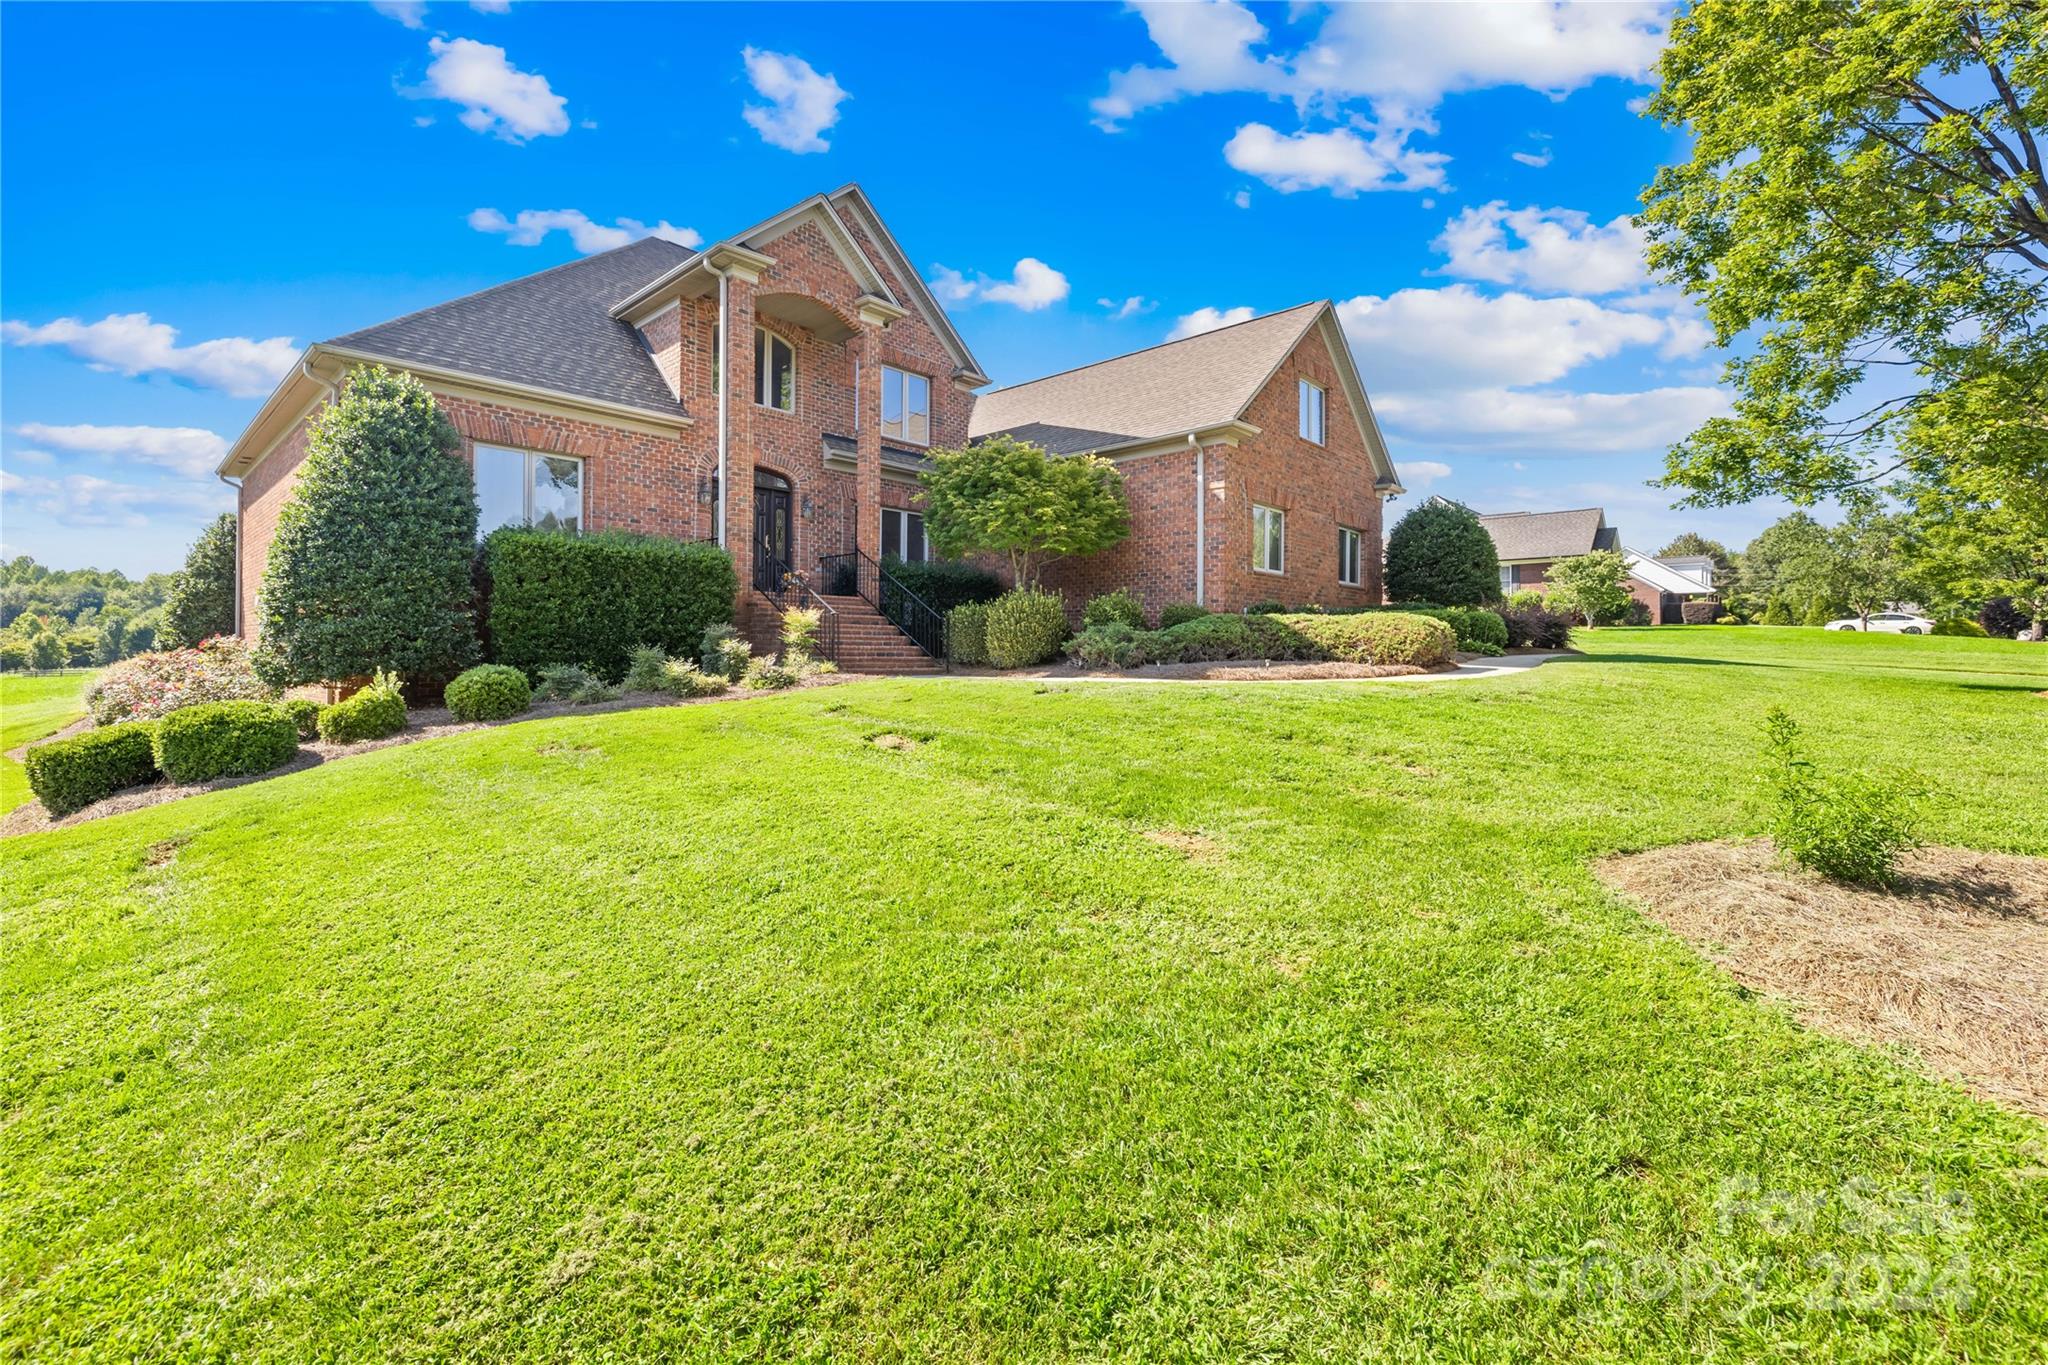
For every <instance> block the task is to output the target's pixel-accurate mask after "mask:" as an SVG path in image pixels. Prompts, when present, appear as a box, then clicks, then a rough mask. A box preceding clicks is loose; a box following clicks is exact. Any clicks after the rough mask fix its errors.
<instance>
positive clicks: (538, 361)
mask: <svg viewBox="0 0 2048 1365" xmlns="http://www.w3.org/2000/svg"><path fill="white" fill-rule="evenodd" d="M693 254H694V253H693V252H691V251H690V250H689V249H687V248H685V247H680V246H677V245H676V244H675V243H673V242H666V241H663V240H662V239H661V238H659V237H647V238H643V239H642V240H640V241H637V242H633V243H631V244H630V245H627V246H622V247H618V248H616V249H614V250H611V251H605V252H600V253H598V254H597V255H595V256H586V257H584V258H583V259H582V260H580V261H570V262H569V263H568V264H566V265H558V266H556V267H554V268H553V269H552V270H543V271H541V272H540V273H538V274H535V275H527V276H525V277H523V278H521V279H516V280H510V281H507V282H506V283H504V284H500V285H495V286H493V287H492V288H489V289H485V290H483V291H481V292H480V293H475V294H470V295H467V296H465V297H463V298H459V299H454V300H451V301H450V302H448V303H441V304H436V305H435V306H433V307H432V308H424V309H421V310H420V311H419V312H417V313H408V314H407V315H406V316H404V317H402V318H394V319H392V320H391V321H390V322H385V323H379V324H378V325H377V326H375V327H365V328H364V329H362V330H361V331H359V332H350V333H349V334H348V335H346V336H339V337H336V338H334V339H333V340H332V341H330V342H328V343H327V344H328V345H330V346H340V347H346V348H348V349H350V350H354V351H363V352H367V353H369V354H371V355H378V356H388V357H390V358H391V359H393V360H399V361H411V362H413V363H416V364H420V365H433V366H439V367H441V368H444V369H450V370H460V371H462V372H464V373H466V374H475V375H482V376H485V377H486V378H490V379H503V380H508V381H510V382H512V383H516V384H530V385H532V386H534V387H536V388H543V389H553V390H555V391H556V392H558V393H567V394H574V395H576V396H577V397H580V398H594V399H600V400H602V401H604V402H608V403H620V404H624V405H625V406H627V407H635V408H645V409H647V410H649V411H651V412H658V413H660V414H662V415H663V416H665V417H673V416H675V415H676V414H678V413H680V412H681V411H682V410H683V409H682V404H681V403H679V402H677V401H676V397H675V395H674V394H673V393H670V392H669V388H668V385H667V384H666V383H664V382H663V381H662V378H661V373H660V371H658V370H657V369H655V367H654V359H653V357H652V356H650V355H648V354H647V348H646V347H645V346H644V345H642V344H641V341H640V336H639V333H638V332H636V331H635V330H634V329H633V327H632V325H631V324H630V323H625V322H621V321H619V320H618V319H616V318H614V317H612V315H611V307H612V305H613V304H615V303H617V302H618V301H619V300H620V299H622V298H624V297H626V296H627V295H628V294H631V293H632V292H633V291H634V290H636V289H638V288H640V287H641V286H642V285H644V284H646V283H647V282H648V281H650V280H653V279H655V278H656V277H658V276H659V275H661V274H662V273H663V272H665V271H667V270H669V269H670V268H672V267H673V266H674V265H675V264H676V263H677V262H678V261H682V260H686V259H688V258H689V257H690V256H691V255H693Z"/></svg>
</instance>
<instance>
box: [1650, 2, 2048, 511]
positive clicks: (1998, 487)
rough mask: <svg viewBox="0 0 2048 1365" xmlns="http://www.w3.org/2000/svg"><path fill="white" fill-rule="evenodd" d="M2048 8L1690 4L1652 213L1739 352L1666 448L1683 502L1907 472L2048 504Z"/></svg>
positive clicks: (1659, 253)
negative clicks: (1681, 156)
mask: <svg viewBox="0 0 2048 1365" xmlns="http://www.w3.org/2000/svg"><path fill="white" fill-rule="evenodd" d="M2044 50H2048V22H2044V19H2043V14H2042V10H2041V8H2040V6H2039V5H2038V3H2035V2H2034V0H1974V2H1972V0H1840V2H1839V3H1815V0H1699V2H1698V3H1696V4H1694V5H1692V6H1690V7H1689V8H1688V9H1686V10H1685V11H1684V12H1683V13H1681V14H1680V15H1679V16H1678V17H1677V18H1676V19H1674V21H1673V23H1672V32H1671V41H1670V43H1669V45H1668V46H1667V47H1666V48H1665V51H1664V55H1663V58H1662V60H1661V63H1660V66H1659V76H1660V88H1659V90H1658V93H1657V95H1656V96H1655V98H1654V99H1653V100H1652V101H1651V104H1650V109H1651V111H1652V112H1653V113H1654V114H1656V115H1657V116H1659V117H1660V118H1662V119H1663V120H1664V121H1665V122H1667V123H1669V124H1671V125H1673V126H1682V127H1684V128H1686V129H1688V130H1689V132H1690V134H1691V137H1692V140H1693V150H1692V155H1691V157H1690V158H1689V159H1688V160H1686V161H1685V162H1683V163H1681V164H1679V165H1675V166H1670V167H1667V168H1665V169H1664V170H1663V171H1661V172H1659V174H1658V176H1657V178H1656V181H1655V183H1654V184H1653V185H1652V186H1651V188H1650V189H1649V191H1648V192H1647V193H1646V194H1645V203H1646V205H1647V207H1646V210H1645V212H1644V213H1643V215H1642V218H1641V220H1640V221H1641V223H1642V225H1643V226H1644V228H1645V229H1646V230H1647V232H1648V235H1649V239H1650V249H1649V258H1650V263H1651V265H1652V267H1653V268H1655V269H1656V270H1657V271H1659V272H1660V273H1661V274H1662V275H1663V276H1664V278H1666V279H1667V280H1670V281H1671V282H1673V283H1675V284H1677V285H1679V286H1681V287H1683V288H1684V289H1685V290H1686V291H1687V292H1689V293H1690V294H1692V295H1693V296H1694V297H1696V298H1697V299H1698V300H1699V301H1700V302H1701V303H1702V304H1703V306H1704V308H1705V311H1706V315H1707V318H1708V319H1709V321H1710V322H1711V323H1712V324H1713V327H1714V330H1715V333H1716V335H1717V337H1718V338H1719V340H1720V341H1721V342H1722V343H1723V344H1724V345H1725V344H1729V343H1732V342H1734V341H1736V340H1737V339H1738V338H1741V337H1745V336H1754V338H1755V345H1754V349H1753V353H1750V354H1745V355H1742V356H1740V357H1738V358H1737V359H1735V360H1732V361H1731V362H1730V363H1729V365H1728V367H1727V378H1728V381H1729V383H1730V385H1731V386H1732V388H1733V389H1734V391H1735V404H1734V412H1733V413H1732V415H1730V416H1727V417H1723V418H1716V419H1714V420H1712V421H1709V422H1708V423H1706V424H1705V425H1704V426H1702V427H1701V428H1700V429H1699V430H1698V431H1696V432H1694V433H1693V434H1692V435H1691V436H1690V437H1688V438H1687V439H1686V440H1684V441H1683V442H1681V443H1680V444H1679V445H1678V446H1677V447H1675V448H1674V449H1673V451H1672V453H1671V456H1670V459H1669V463H1668V469H1667V479H1666V483H1667V485H1668V486H1672V487H1676V488H1680V489H1683V490H1685V491H1686V501H1688V502H1690V503H1692V504H1695V505H1708V504H1719V503H1730V502H1742V501H1747V500H1749V499H1752V498H1755V497H1759V496H1762V495H1765V494H1774V493H1775V494H1784V495H1787V496H1789V497H1791V498H1793V499H1794V500H1795V501H1798V502H1801V503H1805V502H1809V501H1811V500H1813V499H1815V498H1817V497H1821V496H1824V495H1829V494H1835V493H1839V492H1841V491H1843V490H1847V489H1853V488H1857V487H1865V486H1874V485H1876V484H1879V483H1881V482H1883V481H1885V480H1886V479H1887V478H1889V477H1891V475H1892V473H1893V471H1895V470H1904V471H1905V472H1908V473H1910V474H1911V475H1912V476H1914V477H1915V478H1916V479H1919V480H1921V481H1925V482H1932V483H1935V484H1954V483H1956V482H1957V481H1958V480H1959V479H1960V478H1962V477H1963V476H1964V475H1965V474H1966V473H1967V474H1968V475H1969V476H1970V477H1971V478H1973V479H1974V480H1975V481H1976V486H1977V487H1978V488H1979V490H1980V491H1989V492H1992V493H1994V494H1995V496H1996V497H1997V498H1998V499H1999V500H2001V501H2004V502H2007V503H2010V504H2012V505H2014V506H2015V507H2019V506H2022V505H2024V506H2026V507H2028V508H2030V509H2032V514H2035V515H2041V514H2044V513H2048V338H2044V336H2043V334H2042V330H2041V328H2042V323H2043V320H2044V319H2048V312H2044V305H2048V179H2044V170H2043V155H2044V153H2043V145H2044V142H2048V136H2044V129H2043V123H2044V119H2048V94H2044V87H2048V55H2044Z"/></svg>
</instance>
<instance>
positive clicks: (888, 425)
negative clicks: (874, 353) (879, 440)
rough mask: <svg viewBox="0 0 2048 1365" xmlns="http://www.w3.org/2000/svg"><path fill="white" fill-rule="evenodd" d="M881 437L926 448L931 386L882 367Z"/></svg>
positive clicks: (929, 434) (929, 431)
mask: <svg viewBox="0 0 2048 1365" xmlns="http://www.w3.org/2000/svg"><path fill="white" fill-rule="evenodd" d="M882 434H883V435H884V436H894V437H896V438H897V439H898V440H903V441H915V442H916V443H917V444H918V445H926V444H929V443H930V441H931V439H932V382H931V381H930V380H929V379H926V378H925V377H924V376H923V375H921V374H911V373H910V372H909V371H907V370H899V369H897V368H896V367H895V366H893V365H884V366H883V367H882Z"/></svg>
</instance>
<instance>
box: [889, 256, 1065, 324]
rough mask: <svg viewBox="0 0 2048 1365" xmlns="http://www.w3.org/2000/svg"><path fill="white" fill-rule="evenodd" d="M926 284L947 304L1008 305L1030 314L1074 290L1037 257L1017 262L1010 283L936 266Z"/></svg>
mask: <svg viewBox="0 0 2048 1365" xmlns="http://www.w3.org/2000/svg"><path fill="white" fill-rule="evenodd" d="M925 283H926V284H927V285H929V286H931V291H932V293H933V294H935V295H937V296H938V297H939V299H941V300H942V301H943V302H946V303H967V302H969V301H970V300H981V301H985V302H988V303H1007V304H1010V305H1012V306H1013V307H1017V308H1021V309H1023V310H1024V311H1025V312H1027V313H1035V312H1037V311H1038V310H1039V309H1041V308H1050V307H1051V306H1052V305H1053V304H1055V303H1058V302H1059V301H1060V300H1061V299H1064V298H1065V297H1066V296H1067V294H1068V293H1069V292H1070V291H1071V286H1070V285H1069V284H1068V283H1067V277H1066V276H1065V275H1063V274H1061V273H1060V272H1059V271H1057V270H1054V269H1053V268H1052V267H1051V266H1049V265H1047V264H1046V263H1045V262H1044V261H1041V260H1039V259H1038V258H1037V257H1036V256H1026V257H1024V258H1023V259H1022V260H1020V261H1018V262H1017V264H1016V267H1015V268H1014V269H1013V270H1012V271H1011V272H1010V278H1009V279H1007V280H993V279H990V278H989V277H988V276H986V275H976V276H975V277H974V278H973V279H969V278H968V277H967V276H965V275H963V274H961V273H960V272H959V271H957V270H954V269H952V268H950V267H948V266H943V265H934V266H933V267H932V273H931V278H929V279H927V280H926V281H925Z"/></svg>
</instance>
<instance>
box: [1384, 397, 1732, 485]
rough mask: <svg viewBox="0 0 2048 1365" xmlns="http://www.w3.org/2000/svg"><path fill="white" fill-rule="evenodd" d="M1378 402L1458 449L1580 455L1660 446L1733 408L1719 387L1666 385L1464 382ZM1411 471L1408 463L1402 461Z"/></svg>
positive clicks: (1421, 434)
mask: <svg viewBox="0 0 2048 1365" xmlns="http://www.w3.org/2000/svg"><path fill="white" fill-rule="evenodd" d="M1373 409H1374V411H1375V412H1376V413H1378V415H1379V417H1380V420H1381V421H1382V423H1384V424H1385V425H1386V426H1387V427H1389V428H1392V429H1394V430H1397V431H1399V432H1402V433H1404V434H1406V435H1408V436H1411V437H1414V438H1420V439H1425V440H1428V441H1429V442H1430V443H1431V444H1432V445H1436V446H1449V447H1453V448H1458V447H1464V448H1486V447H1507V448H1509V449H1514V450H1529V451H1554V452H1557V453H1560V454H1580V453H1591V452H1611V451H1643V450H1655V449H1657V448H1659V447H1662V446H1667V445H1669V444H1671V443H1672V442H1673V441H1676V440H1678V439H1679V438H1680V437H1682V436H1684V435H1686V434H1687V433H1688V432H1691V431H1692V430H1694V429H1695V428H1696V427H1698V426H1699V424H1700V423H1702V422H1704V421H1705V420H1707V419H1708V418H1709V417H1714V416H1718V415H1719V414H1721V413H1723V412H1726V411H1727V409H1728V395H1727V394H1726V393H1724V392H1723V391H1721V390H1720V389H1716V388H1704V387H1702V388H1683V387H1681V388H1660V389H1646V390H1643V391H1641V392H1638V393H1575V392H1566V391H1562V390H1542V391H1522V392H1516V391H1511V390H1508V389H1466V390H1459V391H1447V392H1441V393H1417V394H1403V393H1386V394H1375V395H1374V397H1373ZM1400 467H1401V469H1402V471H1403V473H1404V474H1405V473H1406V471H1407V468H1408V466H1406V465H1402V466H1400Z"/></svg>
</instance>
